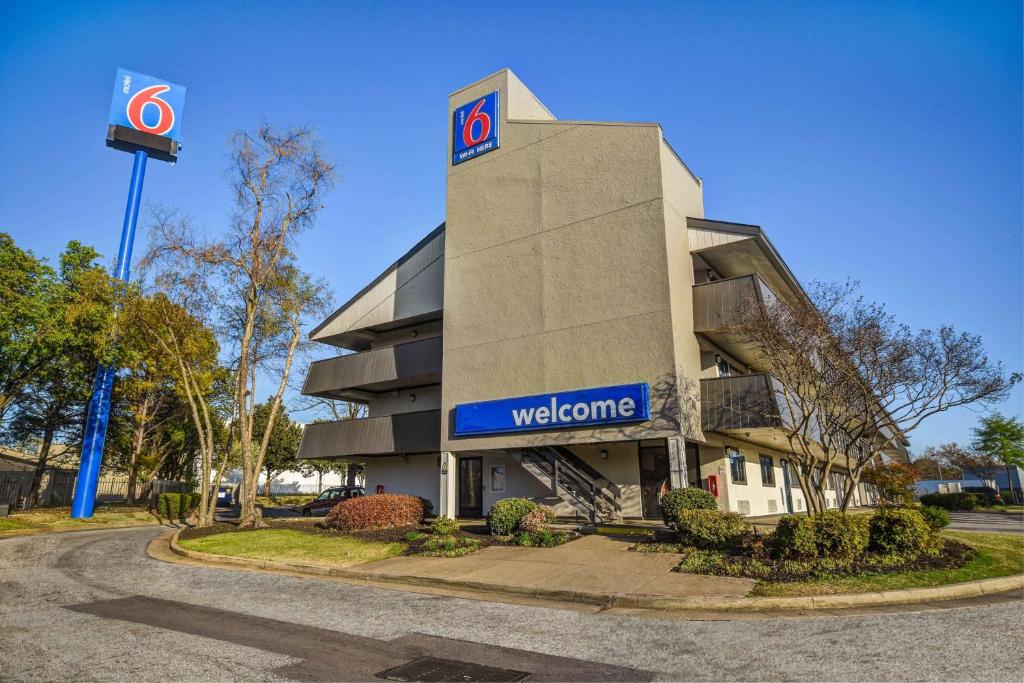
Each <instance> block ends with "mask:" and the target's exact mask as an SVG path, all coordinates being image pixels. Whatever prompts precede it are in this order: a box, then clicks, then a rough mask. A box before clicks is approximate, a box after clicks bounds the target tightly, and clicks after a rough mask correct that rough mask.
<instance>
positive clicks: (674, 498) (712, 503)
mask: <svg viewBox="0 0 1024 683" xmlns="http://www.w3.org/2000/svg"><path fill="white" fill-rule="evenodd" d="M658 505H660V506H661V518H662V519H663V520H665V524H671V523H672V522H674V521H676V515H677V513H678V512H679V511H680V510H717V509H718V500H717V499H716V498H715V497H714V496H712V495H711V494H710V493H708V492H707V491H705V490H704V489H698V488H693V487H688V488H684V489H671V490H670V491H669V492H668V493H666V494H665V495H664V496H662V497H661V500H660V501H658Z"/></svg>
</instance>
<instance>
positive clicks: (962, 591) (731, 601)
mask: <svg viewBox="0 0 1024 683" xmlns="http://www.w3.org/2000/svg"><path fill="white" fill-rule="evenodd" d="M182 531H184V530H183V529H179V530H177V531H176V532H174V534H173V535H172V536H171V537H170V539H169V541H170V549H171V552H173V553H174V554H176V555H179V556H181V557H185V558H188V559H191V560H195V561H199V562H207V563H215V564H222V565H231V566H235V567H241V568H244V569H263V570H269V571H287V572H292V573H298V574H310V575H314V576H331V577H337V578H346V579H354V580H359V581H371V582H374V583H383V584H394V585H405V586H417V587H434V588H444V589H451V590H468V591H475V592H483V593H491V594H498V595H508V596H517V597H528V598H539V599H544V600H555V601H559V602H578V603H584V604H588V605H596V606H598V607H603V608H612V607H619V608H627V609H651V610H700V611H712V612H736V611H748V612H756V611H762V610H815V609H821V610H827V609H842V608H856V607H872V606H891V605H915V604H921V603H931V602H941V601H946V600H957V599H962V598H976V597H980V596H983V595H991V594H995V593H1005V592H1007V591H1013V590H1022V589H1024V574H1015V575H1013V576H1003V577H999V578H994V579H982V580H980V581H969V582H967V583H954V584H950V585H947V586H935V587H932V588H908V589H903V590H892V591H884V592H874V593H851V594H839V595H815V596H802V597H778V598H773V597H742V598H736V597H712V596H702V597H690V598H672V597H667V596H658V595H626V594H622V593H596V592H589V591H566V590H545V589H542V588H528V587H521V588H520V587H517V586H502V585H495V584H491V583H487V582H484V581H460V580H456V579H443V578H424V577H419V576H402V575H395V574H379V573H375V572H368V571H362V570H358V569H348V568H345V567H321V566H317V565H305V564H293V563H289V562H275V561H273V560H256V559H250V558H244V557H231V556H228V555H214V554H211V553H201V552H197V551H195V550H189V549H187V548H183V547H181V546H180V545H179V544H178V536H179V535H180V534H181V532H182Z"/></svg>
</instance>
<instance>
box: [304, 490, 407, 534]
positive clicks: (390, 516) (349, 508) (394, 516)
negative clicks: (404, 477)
mask: <svg viewBox="0 0 1024 683" xmlns="http://www.w3.org/2000/svg"><path fill="white" fill-rule="evenodd" d="M422 521H423V502H422V499H421V498H419V497H418V496H407V495H401V494H395V493H378V494H376V495H372V496H358V497H356V498H349V499H347V500H343V501H342V502H340V503H338V504H337V505H335V506H334V507H333V508H332V509H331V511H330V512H329V513H327V517H326V518H324V522H323V526H324V527H326V528H329V529H340V530H341V531H370V530H375V529H400V528H402V527H407V526H414V525H416V524H419V523H421V522H422Z"/></svg>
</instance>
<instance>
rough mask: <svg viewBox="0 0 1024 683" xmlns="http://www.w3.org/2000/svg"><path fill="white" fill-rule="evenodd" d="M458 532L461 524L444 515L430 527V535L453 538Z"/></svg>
mask: <svg viewBox="0 0 1024 683" xmlns="http://www.w3.org/2000/svg"><path fill="white" fill-rule="evenodd" d="M458 530H459V523H458V522H456V521H455V520H454V519H448V518H447V517H445V516H443V515H442V516H441V517H438V518H437V519H435V520H434V523H433V524H431V525H430V533H432V534H434V535H435V536H451V535H452V534H454V533H455V532H457V531H458Z"/></svg>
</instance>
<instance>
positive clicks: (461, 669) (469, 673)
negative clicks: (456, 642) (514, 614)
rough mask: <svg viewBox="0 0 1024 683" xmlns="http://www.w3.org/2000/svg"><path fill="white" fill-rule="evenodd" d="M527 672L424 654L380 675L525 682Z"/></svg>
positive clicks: (398, 678) (393, 678) (400, 678)
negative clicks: (425, 655)
mask: <svg viewBox="0 0 1024 683" xmlns="http://www.w3.org/2000/svg"><path fill="white" fill-rule="evenodd" d="M529 675H530V674H529V673H527V672H525V671H513V670H512V669H499V668H497V667H493V666H484V665H483V664H473V663H472V662H460V661H458V660H455V659H437V658H435V657H423V658H422V659H414V660H413V661H411V662H406V663H405V664H400V665H398V666H396V667H392V668H390V669H387V670H386V671H381V672H380V673H378V674H377V678H383V679H385V680H389V681H424V682H428V681H525V680H526V678H527V677H528V676H529Z"/></svg>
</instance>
